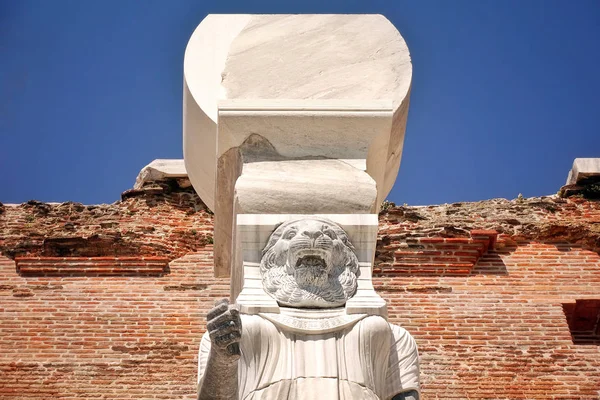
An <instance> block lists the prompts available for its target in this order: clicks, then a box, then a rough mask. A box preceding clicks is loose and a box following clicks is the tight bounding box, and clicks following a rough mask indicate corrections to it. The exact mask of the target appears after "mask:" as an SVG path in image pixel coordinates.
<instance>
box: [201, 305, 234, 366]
mask: <svg viewBox="0 0 600 400" xmlns="http://www.w3.org/2000/svg"><path fill="white" fill-rule="evenodd" d="M206 320H207V325H206V328H207V330H208V335H209V336H210V341H211V352H212V353H213V355H214V356H215V357H216V358H217V359H218V360H219V361H220V362H225V363H234V362H237V360H239V358H240V345H239V343H240V338H241V337H242V321H241V319H240V313H239V311H238V310H237V309H236V308H234V306H232V305H230V304H229V301H228V300H227V299H222V300H219V301H217V302H216V303H215V306H214V307H213V309H212V310H210V311H209V312H208V314H207V315H206Z"/></svg>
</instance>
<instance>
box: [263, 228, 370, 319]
mask: <svg viewBox="0 0 600 400" xmlns="http://www.w3.org/2000/svg"><path fill="white" fill-rule="evenodd" d="M260 272H261V276H262V281H263V288H264V290H265V291H266V292H267V293H268V294H269V295H270V296H272V297H274V298H275V299H276V300H277V302H278V303H279V304H280V305H284V306H291V307H317V308H328V307H340V306H343V305H344V304H345V303H346V301H347V300H348V299H349V298H351V297H352V296H354V294H355V293H356V287H357V283H356V280H357V277H358V275H359V268H358V259H357V257H356V254H354V247H353V246H352V244H351V243H350V241H349V240H348V235H347V234H346V232H345V231H344V230H343V229H342V228H341V227H340V226H339V225H337V224H336V223H335V222H333V221H330V220H327V219H324V218H307V219H301V220H294V221H288V222H285V223H283V224H281V225H280V226H279V227H278V228H277V229H275V231H274V232H273V233H272V234H271V237H270V238H269V242H268V243H267V245H266V246H265V248H264V250H263V256H262V260H261V264H260Z"/></svg>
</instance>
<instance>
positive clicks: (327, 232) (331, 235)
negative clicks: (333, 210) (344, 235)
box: [324, 229, 337, 239]
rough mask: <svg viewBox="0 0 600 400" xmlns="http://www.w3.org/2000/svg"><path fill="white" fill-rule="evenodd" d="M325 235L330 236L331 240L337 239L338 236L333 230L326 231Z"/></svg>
mask: <svg viewBox="0 0 600 400" xmlns="http://www.w3.org/2000/svg"><path fill="white" fill-rule="evenodd" d="M324 233H325V235H327V236H329V238H330V239H335V238H336V237H337V236H336V234H335V232H334V231H332V230H331V229H326V230H324Z"/></svg>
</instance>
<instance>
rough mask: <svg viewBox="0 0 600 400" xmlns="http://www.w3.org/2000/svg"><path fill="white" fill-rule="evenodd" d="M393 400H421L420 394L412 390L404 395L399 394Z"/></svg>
mask: <svg viewBox="0 0 600 400" xmlns="http://www.w3.org/2000/svg"><path fill="white" fill-rule="evenodd" d="M392 400H419V392H417V391H416V390H411V391H408V392H404V393H398V394H397V395H395V396H394V397H392Z"/></svg>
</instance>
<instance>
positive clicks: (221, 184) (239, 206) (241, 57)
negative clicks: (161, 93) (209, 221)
mask: <svg viewBox="0 0 600 400" xmlns="http://www.w3.org/2000/svg"><path fill="white" fill-rule="evenodd" d="M411 77H412V65H411V61H410V55H409V52H408V48H407V46H406V43H405V42H404V40H403V39H402V36H400V34H399V33H398V31H397V30H396V28H395V27H394V26H393V25H392V24H391V23H390V22H389V21H388V20H387V19H386V18H385V17H383V16H381V15H209V16H208V17H206V18H205V19H204V20H203V21H202V23H201V24H200V25H199V26H198V28H197V29H196V30H195V31H194V33H193V35H192V37H191V38H190V41H189V43H188V45H187V48H186V52H185V60H184V99H183V101H184V110H183V138H184V159H185V166H186V169H187V171H188V174H189V177H190V180H191V182H192V184H193V185H194V188H195V189H196V191H197V192H198V194H199V195H200V197H201V198H202V200H204V202H205V203H206V204H207V206H208V207H209V208H210V209H211V210H213V211H214V212H215V274H216V275H217V276H229V274H230V272H231V270H232V268H233V267H232V261H233V260H232V259H231V257H230V254H231V251H232V245H233V241H234V240H235V239H234V230H235V216H236V215H237V214H253V213H264V212H265V210H268V211H266V212H268V213H274V214H285V213H307V214H324V213H342V214H345V213H377V212H378V211H379V205H380V204H381V202H382V201H383V200H384V199H385V196H386V195H387V194H388V193H389V191H390V190H391V188H392V186H393V184H394V180H395V179H396V175H397V172H398V168H399V165H400V158H401V155H402V145H403V142H404V131H405V128H406V118H407V113H408V105H409V94H410V86H411ZM308 160H312V161H313V162H315V164H313V163H308V162H307V161H308ZM308 181H310V182H311V183H312V185H310V186H309V185H305V183H306V182H308ZM315 192H318V193H323V196H320V197H321V198H322V199H323V201H316V200H314V196H312V195H311V194H312V193H315Z"/></svg>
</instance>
